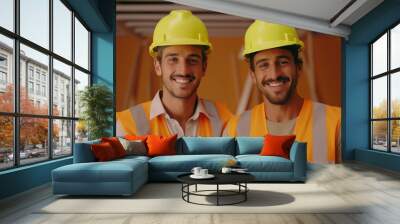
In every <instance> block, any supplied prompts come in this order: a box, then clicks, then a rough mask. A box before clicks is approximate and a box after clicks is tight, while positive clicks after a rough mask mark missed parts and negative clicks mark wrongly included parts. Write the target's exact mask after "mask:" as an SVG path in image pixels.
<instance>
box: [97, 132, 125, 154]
mask: <svg viewBox="0 0 400 224" xmlns="http://www.w3.org/2000/svg"><path fill="white" fill-rule="evenodd" d="M101 142H108V143H110V145H111V146H112V148H113V149H114V152H115V155H116V156H117V158H121V157H124V156H126V151H125V149H124V147H123V146H122V144H121V142H120V141H119V139H118V138H117V137H110V138H101Z"/></svg>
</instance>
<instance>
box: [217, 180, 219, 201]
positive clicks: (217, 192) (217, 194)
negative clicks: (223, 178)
mask: <svg viewBox="0 0 400 224" xmlns="http://www.w3.org/2000/svg"><path fill="white" fill-rule="evenodd" d="M218 205H219V184H217V206H218Z"/></svg>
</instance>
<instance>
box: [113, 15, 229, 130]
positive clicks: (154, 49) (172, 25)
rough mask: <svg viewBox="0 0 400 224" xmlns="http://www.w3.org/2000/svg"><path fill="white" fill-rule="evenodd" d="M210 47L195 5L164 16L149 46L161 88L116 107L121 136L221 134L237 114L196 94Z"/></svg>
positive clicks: (205, 66)
mask: <svg viewBox="0 0 400 224" xmlns="http://www.w3.org/2000/svg"><path fill="white" fill-rule="evenodd" d="M211 48H212V46H211V44H210V43H209V41H208V32H207V29H206V27H205V25H204V23H203V22H202V21H201V20H200V19H199V18H198V17H196V16H194V15H193V14H192V13H191V12H190V11H187V10H174V11H171V12H170V14H168V15H167V16H165V17H163V18H162V19H161V20H160V21H159V22H158V23H157V25H156V27H155V30H154V34H153V43H152V44H151V45H150V47H149V53H150V55H151V56H152V57H153V58H154V69H155V72H156V74H157V76H159V77H160V78H161V81H162V89H161V90H159V91H158V92H157V94H156V95H155V96H154V98H153V100H152V101H148V102H145V103H142V104H139V105H136V106H134V107H131V108H129V109H128V110H125V111H121V112H118V113H117V136H123V135H146V134H155V135H161V136H169V135H173V134H178V137H182V136H221V135H222V130H223V128H224V126H225V124H226V123H227V121H228V120H229V119H230V118H231V116H232V114H231V113H230V111H229V110H228V109H227V108H226V107H225V106H224V105H223V104H221V103H218V102H211V101H209V100H205V99H201V98H199V97H198V96H197V88H198V87H199V85H200V82H201V79H202V78H203V77H204V75H205V72H206V68H207V54H208V53H210V51H211Z"/></svg>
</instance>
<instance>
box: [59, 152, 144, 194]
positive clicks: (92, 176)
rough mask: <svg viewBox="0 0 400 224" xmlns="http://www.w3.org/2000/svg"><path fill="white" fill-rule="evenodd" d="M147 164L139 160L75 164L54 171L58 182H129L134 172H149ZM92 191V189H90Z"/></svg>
mask: <svg viewBox="0 0 400 224" xmlns="http://www.w3.org/2000/svg"><path fill="white" fill-rule="evenodd" d="M146 166H147V164H146V162H144V161H141V160H138V159H131V160H130V161H127V160H114V161H108V162H95V163H74V164H70V165H66V166H62V167H59V168H57V169H55V170H53V171H52V173H53V181H58V182H128V181H132V175H133V173H134V172H144V171H146V172H147V169H146V168H144V167H146ZM88 190H90V189H88Z"/></svg>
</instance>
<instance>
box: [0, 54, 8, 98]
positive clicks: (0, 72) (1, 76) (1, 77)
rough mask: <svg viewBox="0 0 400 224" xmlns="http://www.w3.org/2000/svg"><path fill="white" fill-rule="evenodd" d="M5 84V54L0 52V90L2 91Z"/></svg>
mask: <svg viewBox="0 0 400 224" xmlns="http://www.w3.org/2000/svg"><path fill="white" fill-rule="evenodd" d="M6 85H7V56H6V55H4V54H1V53H0V91H2V92H4V91H5V88H6Z"/></svg>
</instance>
